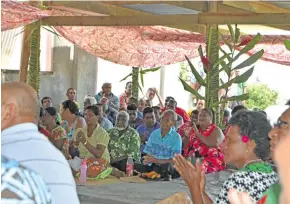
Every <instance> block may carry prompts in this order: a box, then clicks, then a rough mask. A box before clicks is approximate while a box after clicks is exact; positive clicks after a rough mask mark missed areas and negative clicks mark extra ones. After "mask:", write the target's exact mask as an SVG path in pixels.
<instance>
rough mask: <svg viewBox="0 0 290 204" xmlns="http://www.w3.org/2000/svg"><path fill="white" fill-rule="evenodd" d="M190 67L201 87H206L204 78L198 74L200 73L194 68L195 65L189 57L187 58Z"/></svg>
mask: <svg viewBox="0 0 290 204" xmlns="http://www.w3.org/2000/svg"><path fill="white" fill-rule="evenodd" d="M185 58H186V60H187V62H188V64H189V67H190V69H191V72H192V74H193V75H194V77H195V78H196V81H197V82H198V83H199V84H200V85H201V86H206V82H205V81H204V80H203V78H202V77H201V76H200V74H199V73H198V71H196V69H195V67H194V66H193V64H192V63H191V61H190V60H189V59H188V57H187V56H185Z"/></svg>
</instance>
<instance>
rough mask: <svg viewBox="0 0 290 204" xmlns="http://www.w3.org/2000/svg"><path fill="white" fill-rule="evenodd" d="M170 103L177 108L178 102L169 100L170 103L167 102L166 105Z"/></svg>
mask: <svg viewBox="0 0 290 204" xmlns="http://www.w3.org/2000/svg"><path fill="white" fill-rule="evenodd" d="M168 103H173V104H174V105H175V106H177V102H176V100H168V101H167V102H166V105H167V104H168Z"/></svg>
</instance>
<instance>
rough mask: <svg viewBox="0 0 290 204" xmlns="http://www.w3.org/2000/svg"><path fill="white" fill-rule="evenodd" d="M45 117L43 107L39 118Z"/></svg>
mask: <svg viewBox="0 0 290 204" xmlns="http://www.w3.org/2000/svg"><path fill="white" fill-rule="evenodd" d="M43 115H44V109H43V108H42V107H40V111H39V117H40V118H42V117H43Z"/></svg>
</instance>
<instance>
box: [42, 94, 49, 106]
mask: <svg viewBox="0 0 290 204" xmlns="http://www.w3.org/2000/svg"><path fill="white" fill-rule="evenodd" d="M46 99H49V100H50V101H51V98H50V97H48V96H45V97H43V98H42V99H41V104H42V105H43V101H44V100H46Z"/></svg>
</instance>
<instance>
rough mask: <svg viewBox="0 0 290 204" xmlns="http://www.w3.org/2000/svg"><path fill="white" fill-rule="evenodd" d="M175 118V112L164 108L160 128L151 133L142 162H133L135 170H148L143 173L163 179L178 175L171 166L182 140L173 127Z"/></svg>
mask: <svg viewBox="0 0 290 204" xmlns="http://www.w3.org/2000/svg"><path fill="white" fill-rule="evenodd" d="M176 120H177V114H176V113H175V112H174V111H173V110H166V111H165V112H164V113H163V114H162V116H161V124H160V126H161V128H160V129H158V130H155V131H154V132H152V133H151V135H150V137H149V140H148V141H147V143H146V146H145V149H144V153H146V154H147V155H146V156H144V161H143V164H135V170H137V171H138V172H140V173H146V172H150V173H149V174H145V175H146V176H147V177H149V178H152V177H151V176H153V177H159V176H161V178H163V179H164V180H165V181H170V180H171V178H172V177H173V178H176V177H177V176H178V174H177V173H176V172H175V170H174V168H173V158H174V155H175V154H179V153H180V152H181V146H182V141H181V137H180V135H179V134H178V133H177V132H176V131H174V129H173V127H174V125H175V123H176ZM144 164H145V165H144ZM154 174H155V176H154ZM156 174H157V175H158V176H156Z"/></svg>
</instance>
